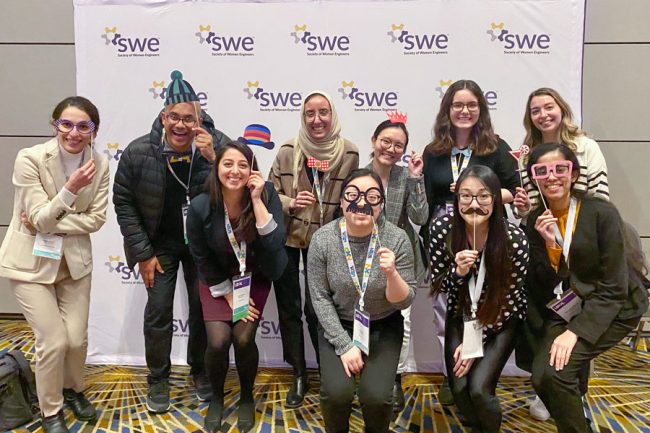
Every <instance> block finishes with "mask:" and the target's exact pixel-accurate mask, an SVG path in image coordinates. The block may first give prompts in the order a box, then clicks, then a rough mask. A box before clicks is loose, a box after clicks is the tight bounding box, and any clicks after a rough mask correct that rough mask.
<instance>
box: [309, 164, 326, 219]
mask: <svg viewBox="0 0 650 433" xmlns="http://www.w3.org/2000/svg"><path fill="white" fill-rule="evenodd" d="M311 172H312V174H313V175H314V189H315V190H316V197H317V198H318V210H319V211H320V225H321V227H322V226H323V212H324V210H323V194H324V191H323V186H324V185H325V183H326V181H325V179H323V185H321V183H320V176H319V175H318V169H317V168H316V167H312V168H311Z"/></svg>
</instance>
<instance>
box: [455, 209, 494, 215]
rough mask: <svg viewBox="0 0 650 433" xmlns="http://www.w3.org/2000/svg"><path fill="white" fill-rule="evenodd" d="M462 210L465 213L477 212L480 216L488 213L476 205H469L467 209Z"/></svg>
mask: <svg viewBox="0 0 650 433" xmlns="http://www.w3.org/2000/svg"><path fill="white" fill-rule="evenodd" d="M461 212H462V213H463V215H472V214H476V215H480V216H486V215H487V214H488V212H487V211H486V210H483V209H481V208H475V207H469V208H467V209H464V210H461Z"/></svg>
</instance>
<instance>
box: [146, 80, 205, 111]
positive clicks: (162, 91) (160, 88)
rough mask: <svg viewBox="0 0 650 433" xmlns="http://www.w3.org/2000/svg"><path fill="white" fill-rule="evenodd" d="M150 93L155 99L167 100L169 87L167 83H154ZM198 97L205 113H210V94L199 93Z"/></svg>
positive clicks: (149, 90)
mask: <svg viewBox="0 0 650 433" xmlns="http://www.w3.org/2000/svg"><path fill="white" fill-rule="evenodd" d="M148 92H149V93H151V95H152V97H153V99H162V100H163V101H164V100H165V97H166V96H167V85H166V83H165V81H164V80H163V81H155V80H154V81H152V82H151V87H149V89H148ZM196 96H197V97H198V98H199V104H200V105H201V108H202V109H203V110H204V111H208V94H207V92H197V93H196Z"/></svg>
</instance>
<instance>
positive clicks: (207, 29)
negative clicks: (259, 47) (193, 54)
mask: <svg viewBox="0 0 650 433" xmlns="http://www.w3.org/2000/svg"><path fill="white" fill-rule="evenodd" d="M194 35H196V37H197V38H198V39H199V44H201V45H205V46H207V47H209V48H210V51H211V52H212V55H213V56H254V55H255V37H254V36H233V35H220V34H217V33H216V32H215V31H213V30H212V25H210V24H209V25H207V26H202V25H200V26H199V31H198V32H196V33H194Z"/></svg>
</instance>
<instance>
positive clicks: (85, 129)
mask: <svg viewBox="0 0 650 433" xmlns="http://www.w3.org/2000/svg"><path fill="white" fill-rule="evenodd" d="M52 124H53V125H54V127H55V128H56V129H57V131H59V132H61V133H63V134H67V133H69V132H72V130H73V129H75V128H76V129H77V132H78V133H79V134H83V135H89V134H92V133H93V131H94V130H95V123H94V122H93V121H91V120H84V121H81V122H79V123H74V122H73V121H71V120H65V119H57V120H55V121H54V122H52Z"/></svg>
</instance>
